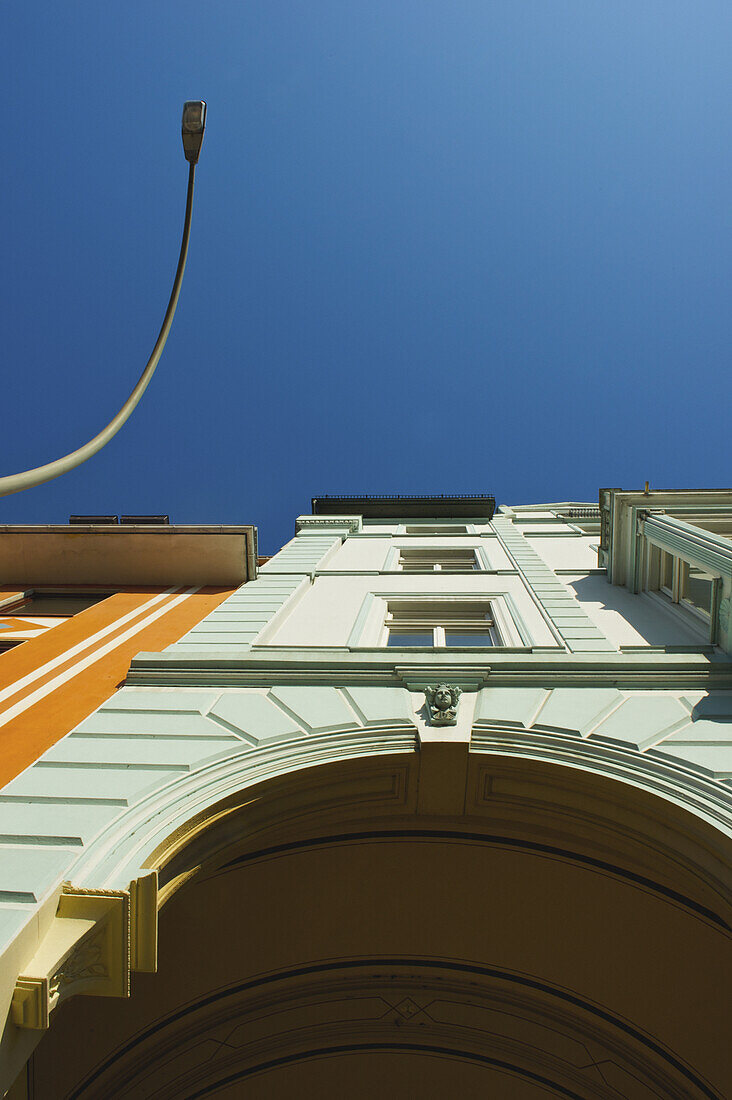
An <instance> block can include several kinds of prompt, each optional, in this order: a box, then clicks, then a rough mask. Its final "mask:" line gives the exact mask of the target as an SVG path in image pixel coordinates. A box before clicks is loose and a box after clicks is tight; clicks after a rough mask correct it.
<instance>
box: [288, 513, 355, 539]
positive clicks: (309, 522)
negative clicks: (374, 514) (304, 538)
mask: <svg viewBox="0 0 732 1100" xmlns="http://www.w3.org/2000/svg"><path fill="white" fill-rule="evenodd" d="M362 522H363V521H362V519H361V516H298V517H297V519H296V520H295V534H296V535H299V534H300V533H301V532H302V533H305V534H307V533H308V532H309V531H316V532H317V531H321V530H328V531H332V530H342V529H343V528H345V529H346V530H347V531H350V532H353V533H354V534H355V533H356V532H358V531H360V530H361V526H362Z"/></svg>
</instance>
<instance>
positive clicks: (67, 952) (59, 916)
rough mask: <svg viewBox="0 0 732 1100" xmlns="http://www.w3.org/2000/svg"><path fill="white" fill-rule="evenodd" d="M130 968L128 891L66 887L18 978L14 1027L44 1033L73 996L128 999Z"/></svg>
mask: <svg viewBox="0 0 732 1100" xmlns="http://www.w3.org/2000/svg"><path fill="white" fill-rule="evenodd" d="M130 969H131V967H130V894H129V891H127V890H101V889H89V890H85V889H79V888H77V887H74V886H72V885H71V884H70V883H64V884H63V886H62V888H61V896H60V897H59V902H58V909H57V910H56V916H55V918H54V920H53V923H52V925H51V928H50V929H49V931H48V933H47V934H46V936H45V937H44V939H43V941H42V942H41V945H40V947H39V949H38V951H37V952H36V954H35V955H34V957H33V958H32V959H31V961H30V963H29V964H28V965H27V967H25V969H24V971H23V973H22V974H20V975H19V977H18V980H17V983H16V987H15V992H14V993H13V1000H12V1007H11V1015H12V1020H13V1023H14V1024H15V1026H16V1027H19V1028H32V1029H34V1030H43V1029H45V1028H47V1027H48V1026H49V1022H50V1015H51V1013H52V1012H53V1011H54V1010H55V1009H56V1008H58V1006H59V1005H60V1004H62V1003H63V1002H64V1001H66V1000H68V998H69V997H73V996H75V995H76V994H80V995H83V996H98V997H129V995H130Z"/></svg>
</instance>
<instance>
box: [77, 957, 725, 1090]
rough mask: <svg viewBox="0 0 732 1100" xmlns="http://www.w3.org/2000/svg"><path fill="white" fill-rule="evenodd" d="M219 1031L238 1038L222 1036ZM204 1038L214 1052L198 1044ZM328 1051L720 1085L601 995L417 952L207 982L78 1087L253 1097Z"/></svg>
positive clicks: (556, 1084) (531, 1074)
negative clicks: (598, 998) (252, 1091)
mask: <svg viewBox="0 0 732 1100" xmlns="http://www.w3.org/2000/svg"><path fill="white" fill-rule="evenodd" d="M324 1010H325V1011H324ZM225 1028H226V1029H228V1031H226V1032H225V1033H226V1034H229V1033H231V1032H233V1034H234V1036H235V1037H238V1038H235V1039H234V1041H233V1042H225V1041H223V1040H222V1033H223V1032H224V1029H225ZM241 1036H246V1037H247V1041H246V1042H244V1041H243V1039H242V1038H241ZM202 1042H203V1043H205V1045H206V1050H207V1057H206V1058H201V1057H200V1055H199V1056H195V1055H194V1054H193V1053H192V1052H193V1050H194V1049H196V1048H200V1044H201V1043H202ZM324 1049H325V1051H326V1052H327V1053H329V1054H331V1055H332V1056H338V1055H341V1056H346V1055H355V1056H358V1055H359V1053H362V1052H366V1051H374V1050H378V1051H380V1052H382V1053H384V1052H394V1053H397V1052H408V1053H409V1054H412V1055H414V1054H416V1053H420V1054H422V1055H423V1056H426V1057H430V1056H432V1057H435V1056H438V1057H440V1058H442V1059H445V1058H446V1059H449V1060H450V1061H453V1063H454V1064H455V1068H456V1070H457V1065H458V1063H460V1062H468V1063H473V1064H475V1065H477V1066H480V1067H481V1068H482V1069H484V1070H490V1069H491V1068H497V1069H499V1070H506V1069H508V1070H509V1071H510V1075H509V1076H506V1077H505V1078H503V1077H502V1078H501V1079H502V1080H504V1081H505V1082H506V1085H505V1087H506V1088H507V1089H508V1090H509V1092H511V1094H513V1090H512V1083H513V1082H514V1081H516V1080H518V1081H522V1080H523V1081H524V1082H525V1083H526V1084H527V1087H528V1089H529V1091H531V1092H533V1091H535V1087H536V1084H537V1082H539V1083H540V1087H539V1090H538V1091H540V1092H542V1093H544V1092H545V1091H546V1092H547V1094H548V1093H551V1094H552V1095H561V1096H564V1097H575V1098H576V1097H580V1096H581V1097H583V1098H584V1100H611V1098H617V1097H618V1096H619V1095H620V1092H619V1091H618V1089H617V1088H616V1087H615V1084H613V1085H608V1084H607V1082H606V1079H605V1077H604V1075H601V1074H599V1073H598V1072H597V1066H598V1064H599V1065H602V1066H604V1067H611V1068H612V1067H615V1077H611V1080H612V1081H613V1082H614V1083H616V1079H617V1076H618V1075H619V1074H620V1075H621V1076H620V1080H621V1081H622V1084H623V1085H624V1086H626V1088H623V1095H631V1093H629V1092H627V1091H626V1089H627V1082H628V1081H631V1082H632V1084H633V1086H634V1091H633V1093H632V1095H633V1096H641V1095H643V1096H664V1097H669V1098H670V1097H681V1096H684V1097H691V1096H694V1097H697V1096H699V1097H701V1096H706V1097H709V1096H713V1095H714V1094H712V1093H710V1092H709V1090H704V1082H703V1081H702V1080H701V1079H700V1078H698V1077H697V1074H696V1073H695V1072H694V1071H693V1070H691V1069H689V1068H688V1067H686V1066H685V1065H684V1064H683V1063H682V1062H680V1060H679V1059H678V1057H677V1056H676V1055H675V1052H673V1051H671V1050H668V1049H666V1048H665V1047H664V1046H663V1045H662V1044H660V1043H659V1042H657V1041H655V1040H654V1038H652V1037H649V1036H647V1035H645V1034H644V1033H643V1032H642V1031H641V1030H640V1029H639V1028H637V1027H635V1026H634V1025H633V1024H632V1023H629V1022H628V1021H627V1020H625V1019H623V1018H622V1017H620V1016H618V1015H616V1014H615V1013H614V1012H613V1011H612V1010H611V1009H610V1008H609V1007H608V1006H606V1005H597V1004H594V1003H593V1002H591V1001H589V1000H587V999H586V998H583V997H582V996H581V995H580V994H578V993H577V992H576V991H574V990H567V989H564V988H562V987H561V986H560V985H558V984H553V983H551V982H549V981H547V980H545V979H543V978H542V977H541V976H539V975H534V974H528V975H524V974H516V973H514V972H512V971H510V970H507V969H505V968H501V967H500V966H497V965H493V966H485V965H481V964H479V963H474V962H472V961H464V960H457V959H454V960H453V959H439V960H438V959H429V958H420V957H418V956H417V957H408V958H402V957H384V956H374V957H369V956H365V957H364V956H361V957H357V958H356V957H343V958H339V959H337V960H334V961H332V962H327V963H321V962H316V963H312V964H310V965H303V966H301V967H298V968H297V969H290V970H283V971H281V972H278V973H271V972H270V973H265V974H262V975H258V976H257V978H256V979H253V980H249V981H246V982H241V981H240V982H233V983H232V984H231V985H230V986H228V987H222V988H218V989H214V990H211V991H209V992H208V994H207V995H206V996H199V997H197V998H195V999H192V1000H190V1001H189V1002H188V1003H187V1004H186V1005H185V1006H183V1007H181V1009H180V1010H179V1011H177V1012H175V1013H170V1014H169V1015H167V1016H162V1017H160V1018H159V1019H157V1020H155V1021H154V1022H153V1023H152V1024H150V1023H148V1024H147V1025H146V1026H145V1027H143V1028H141V1029H140V1030H139V1031H137V1032H136V1034H135V1035H134V1036H133V1037H131V1038H130V1041H129V1042H128V1043H127V1044H126V1045H125V1047H124V1048H123V1049H121V1050H119V1051H114V1052H113V1053H111V1054H108V1055H107V1057H106V1058H105V1059H104V1060H103V1061H102V1062H101V1063H100V1064H99V1065H97V1066H95V1067H94V1070H93V1074H92V1073H90V1074H89V1076H88V1077H86V1078H85V1079H84V1080H83V1081H82V1082H80V1087H79V1089H78V1094H79V1095H87V1092H88V1091H89V1089H90V1088H92V1089H93V1090H94V1094H95V1095H99V1096H113V1095H122V1094H125V1095H126V1094H129V1095H134V1094H135V1093H137V1092H139V1091H140V1090H142V1091H144V1090H145V1088H146V1086H147V1085H148V1082H149V1079H150V1075H151V1073H153V1074H154V1080H155V1082H156V1092H155V1095H156V1096H159V1097H160V1098H161V1100H171V1098H173V1097H179V1096H182V1095H185V1096H188V1095H198V1096H203V1095H212V1094H213V1093H214V1092H218V1091H219V1090H220V1088H222V1087H226V1086H228V1088H229V1090H231V1089H232V1088H233V1089H234V1090H235V1091H237V1092H240V1093H241V1094H242V1095H245V1094H246V1092H247V1083H248V1081H249V1080H250V1079H251V1078H253V1077H255V1075H257V1074H259V1073H261V1072H262V1070H263V1069H273V1068H274V1069H276V1067H277V1066H279V1065H290V1066H293V1065H295V1066H297V1065H303V1064H306V1063H307V1062H309V1061H310V1060H311V1059H313V1058H318V1057H322V1056H323V1053H324ZM588 1051H591V1052H592V1054H591V1055H588V1053H587V1052H588ZM161 1052H164V1053H162V1054H161ZM583 1054H584V1057H582V1055H583ZM491 1080H494V1078H493V1077H492V1076H491ZM542 1085H543V1086H546V1088H544V1087H541V1086H542ZM504 1094H505V1095H508V1093H503V1092H502V1095H504Z"/></svg>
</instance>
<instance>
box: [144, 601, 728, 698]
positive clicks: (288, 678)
mask: <svg viewBox="0 0 732 1100" xmlns="http://www.w3.org/2000/svg"><path fill="white" fill-rule="evenodd" d="M367 610H368V609H367ZM395 657H396V653H395V651H394V650H388V649H386V648H384V647H373V648H370V649H369V648H366V647H364V648H363V649H361V650H359V652H358V653H354V652H351V651H349V650H348V649H347V648H346V647H343V648H342V649H338V648H335V647H332V646H324V647H322V648H320V649H319V648H318V647H309V648H307V649H304V648H300V647H296V646H292V647H287V646H281V647H275V646H267V647H266V649H264V648H263V649H259V650H252V651H248V652H247V653H245V654H241V653H240V654H237V655H236V656H234V655H231V654H229V653H226V652H222V651H218V652H212V651H211V650H208V651H205V650H201V651H198V652H195V651H194V652H190V653H186V654H182V653H180V652H177V653H176V652H173V651H169V652H166V653H143V654H139V655H138V656H137V657H136V658H135V659H134V660H133V662H132V665H131V668H130V672H129V674H128V677H127V681H126V683H127V685H128V686H131V687H181V688H187V687H190V688H194V687H198V688H229V687H242V688H243V687H267V688H269V687H275V686H279V685H282V684H328V685H331V686H333V687H340V686H345V687H347V686H348V685H349V684H373V685H395V684H399V683H406V684H407V686H409V687H410V690H423V689H424V687H425V686H426V685H427V684H429V683H432V682H434V681H435V680H436V679H443V680H448V681H449V680H457V681H459V682H460V684H461V686H462V687H463V688H464V689H468V690H470V688H471V682H472V681H474V680H475V681H477V682H482V681H483V680H484V679H485V677H486V676H487V675H488V667H487V665H486V663H485V659H486V653H485V652H482V653H475V654H469V653H461V654H460V656H459V660H458V661H454V660H453V661H450V660H449V659H448V656H447V652H446V651H444V652H442V653H440V652H434V651H432V650H430V651H429V652H422V653H419V652H417V650H414V651H413V652H411V653H410V654H409V664H408V665H405V664H404V663H403V660H402V661H400V660H399V658H398V657H397V658H396V660H395ZM490 678H491V684H495V685H496V686H505V687H509V686H511V687H520V686H524V685H526V686H531V685H540V686H543V687H546V688H551V687H575V686H576V687H582V686H590V687H606V686H610V687H618V688H622V689H627V690H632V689H647V688H666V689H669V690H676V691H692V690H710V689H712V688H718V689H727V690H729V689H732V661H730V660H729V659H728V658H726V657H723V656H721V655H718V654H710V653H706V652H700V653H688V652H684V653H680V652H673V651H669V652H658V650H644V651H636V652H633V653H629V652H626V653H619V652H614V653H596V654H595V653H574V654H567V653H565V652H558V651H557V650H556V649H554V648H552V647H548V646H547V647H539V646H535V647H533V648H532V649H531V650H527V649H521V650H513V651H512V650H509V649H506V648H503V647H500V648H499V647H495V648H493V649H491V651H490ZM466 680H467V681H468V682H466ZM412 684H414V685H415V686H414V687H412V686H411V685H412Z"/></svg>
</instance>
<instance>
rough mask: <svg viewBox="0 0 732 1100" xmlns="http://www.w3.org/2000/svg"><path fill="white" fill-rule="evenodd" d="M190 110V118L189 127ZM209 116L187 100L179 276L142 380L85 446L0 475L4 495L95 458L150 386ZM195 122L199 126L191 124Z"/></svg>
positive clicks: (183, 252)
mask: <svg viewBox="0 0 732 1100" xmlns="http://www.w3.org/2000/svg"><path fill="white" fill-rule="evenodd" d="M195 108H198V109H199V110H198V117H197V119H196V117H192V114H193V113H194V112H192V109H195ZM187 113H188V122H189V125H188V128H187V127H186V121H187V117H186V116H187ZM205 118H206V105H205V103H203V102H202V101H198V102H191V103H186V105H185V107H184V108H183V149H184V152H185V155H186V159H187V160H188V161H189V166H188V193H187V196H186V214H185V220H184V222H183V239H182V241H181V245H180V256H179V257H178V268H177V270H176V273H175V279H174V280H173V289H172V291H171V294H170V301H169V302H168V308H167V309H166V311H165V317H164V318H163V324H162V327H161V329H160V334H159V336H158V338H157V340H156V341H155V347H154V348H153V350H152V355H151V356H150V358H149V359H148V361H147V366H146V367H145V369H144V371H143V372H142V374H141V375H140V380H139V381H138V383H137V385H136V386H135V388H134V390H133V391H132V393H131V394H130V396H129V397H128V398H127V400H126V402H125V403H124V405H123V406H122V408H121V409H120V411H119V412H118V413H117V415H116V416H115V417H114V418H113V419H112V420H110V422H109V424H107V426H106V428H102V430H101V432H99V433H98V435H95V436H94V438H93V439H90V440H89V442H88V443H85V444H84V446H83V447H79V448H77V450H75V451H71V452H70V453H69V454H67V455H64V456H63V458H57V459H56V460H55V461H54V462H48V463H46V465H45V466H37V467H35V468H34V469H32V470H24V471H23V472H22V473H19V474H10V475H9V476H7V477H0V496H10V495H11V494H12V493H19V492H20V491H21V490H22V489H31V488H33V487H34V486H35V485H42V484H43V482H44V481H52V480H53V478H55V477H60V476H61V474H65V473H68V471H69V470H73V469H74V467H76V466H80V465H81V463H82V462H86V460H87V459H88V458H91V457H92V456H93V455H95V454H96V453H97V451H100V450H101V449H102V447H103V446H104V445H105V444H106V443H109V441H110V439H111V438H112V436H114V435H116V434H117V432H118V431H119V430H120V428H121V427H122V425H123V424H124V423H125V422H126V421H127V420H128V419H129V417H130V416H131V415H132V413H133V411H134V410H135V408H136V407H137V405H138V403H139V401H140V398H141V397H142V395H143V393H144V392H145V390H146V389H147V387H148V385H149V383H150V379H151V378H152V376H153V374H154V373H155V368H156V367H157V365H158V363H159V361H160V356H161V355H162V354H163V348H164V347H165V342H166V340H167V339H168V333H169V332H170V329H171V326H172V324H173V317H174V316H175V309H176V306H177V305H178V297H179V295H180V288H181V283H182V282H183V272H184V271H185V268H186V258H187V256H188V240H189V237H190V234H191V216H192V213H193V182H194V178H195V174H196V163H197V161H198V154H199V152H200V149H201V141H202V140H203V131H204V125H205ZM191 124H192V125H193V127H195V128H191Z"/></svg>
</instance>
